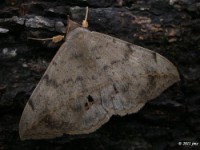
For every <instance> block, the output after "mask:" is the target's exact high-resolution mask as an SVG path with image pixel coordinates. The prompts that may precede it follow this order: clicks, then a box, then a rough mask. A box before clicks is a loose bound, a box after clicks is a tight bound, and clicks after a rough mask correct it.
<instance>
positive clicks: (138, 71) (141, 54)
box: [19, 28, 179, 139]
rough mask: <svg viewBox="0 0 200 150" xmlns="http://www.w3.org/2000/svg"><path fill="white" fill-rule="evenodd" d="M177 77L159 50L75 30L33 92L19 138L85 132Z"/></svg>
mask: <svg viewBox="0 0 200 150" xmlns="http://www.w3.org/2000/svg"><path fill="white" fill-rule="evenodd" d="M178 80H179V75H178V71H177V69H176V67H175V66H174V65H173V64H172V63H171V62H169V61H168V60H167V59H166V58H164V57H162V56H161V55H159V54H157V53H155V52H153V51H150V50H147V49H144V48H141V47H139V46H135V45H133V44H130V43H127V42H125V41H122V40H119V39H117V38H113V37H110V36H108V35H105V34H101V33H97V32H90V31H88V30H86V29H83V28H77V29H75V30H73V31H71V32H70V33H69V34H68V36H67V39H66V42H65V43H64V44H63V45H62V46H61V48H60V49H59V51H58V52H57V54H56V55H55V57H54V58H53V60H52V62H51V63H50V65H49V67H48V69H47V70H46V72H45V73H44V76H43V77H42V79H41V80H40V82H39V84H38V85H37V87H36V89H35V90H34V92H33V94H32V95H31V97H30V99H29V101H28V102H27V105H26V107H25V109H24V112H23V114H22V117H21V121H20V126H19V128H20V137H21V139H41V138H54V137H58V136H61V135H63V134H64V133H66V134H85V133H90V132H93V131H95V130H96V129H98V128H99V127H100V126H101V125H103V124H104V123H105V122H107V121H108V120H109V118H110V117H111V116H112V115H121V116H123V115H125V114H129V113H134V112H137V111H138V110H139V109H140V108H141V107H142V106H144V104H145V103H146V102H147V101H148V100H151V99H153V98H155V97H156V96H158V95H159V94H161V93H162V92H163V91H164V90H165V89H166V88H167V87H169V86H170V85H172V84H173V83H175V82H176V81H178Z"/></svg>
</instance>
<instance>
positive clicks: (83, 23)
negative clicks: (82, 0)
mask: <svg viewBox="0 0 200 150" xmlns="http://www.w3.org/2000/svg"><path fill="white" fill-rule="evenodd" d="M87 18H88V6H87V7H86V13H85V19H84V20H83V22H82V27H83V28H87V27H88V21H87Z"/></svg>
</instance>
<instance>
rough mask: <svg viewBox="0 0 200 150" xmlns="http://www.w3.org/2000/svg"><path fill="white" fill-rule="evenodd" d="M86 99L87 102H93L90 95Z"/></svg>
mask: <svg viewBox="0 0 200 150" xmlns="http://www.w3.org/2000/svg"><path fill="white" fill-rule="evenodd" d="M87 99H88V102H89V103H90V104H93V103H94V99H93V98H92V96H91V95H88V97H87Z"/></svg>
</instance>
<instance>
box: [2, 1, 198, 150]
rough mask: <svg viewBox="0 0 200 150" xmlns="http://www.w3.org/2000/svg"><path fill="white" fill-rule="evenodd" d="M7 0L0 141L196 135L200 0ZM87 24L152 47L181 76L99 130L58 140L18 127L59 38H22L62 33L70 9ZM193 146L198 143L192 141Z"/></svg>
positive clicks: (147, 140)
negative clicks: (22, 135) (28, 135)
mask: <svg viewBox="0 0 200 150" xmlns="http://www.w3.org/2000/svg"><path fill="white" fill-rule="evenodd" d="M170 2H171V4H172V5H170V4H169V1H167V0H158V1H154V0H149V1H145V0H140V1H139V0H136V1H133V0H124V1H123V0H110V1H105V0H100V1H95V0H86V1H84V0H76V1H64V0H63V1H61V0H58V1H45V0H43V1H42V0H38V1H26V2H25V1H22V0H18V1H17V0H6V1H3V2H2V3H1V5H0V8H1V10H0V113H1V114H0V149H99V150H100V149H120V150H122V149H124V150H125V149H158V150H161V149H183V148H185V149H187V148H190V147H191V146H179V145H178V142H183V141H187V142H198V141H199V135H200V127H199V126H200V116H199V113H200V107H199V105H200V102H199V99H200V94H199V93H200V87H199V85H200V84H199V83H200V82H199V80H200V67H199V63H200V59H199V58H200V57H199V55H200V34H199V32H200V19H199V17H198V16H199V13H200V3H199V2H198V1H197V0H179V1H172V0H171V1H170ZM86 5H88V6H89V7H90V10H89V16H88V17H89V18H88V19H89V20H88V21H89V24H90V29H91V30H94V31H98V32H101V33H105V34H108V35H111V36H114V37H117V38H120V39H122V40H126V41H129V42H132V43H134V44H137V45H140V46H143V47H145V48H149V49H152V50H154V51H156V52H158V53H160V54H162V55H164V56H165V57H167V58H168V59H169V60H171V61H172V62H173V63H174V64H175V65H176V66H177V68H178V69H179V72H180V74H181V79H182V80H181V82H180V83H178V84H176V85H174V86H173V87H171V88H170V89H168V90H167V91H165V92H164V93H163V94H162V95H160V97H158V98H157V99H155V100H154V101H152V102H150V103H148V104H147V105H146V106H145V107H144V108H143V109H142V110H141V111H140V112H138V113H137V114H134V115H130V116H127V117H124V118H120V117H113V118H112V119H111V121H110V122H109V123H107V124H106V125H104V126H103V127H101V129H99V130H98V131H97V132H95V133H93V134H89V135H83V136H64V137H62V138H59V139H55V140H42V141H24V142H21V141H20V139H19V135H18V123H19V118H20V115H21V113H22V110H23V108H24V105H25V103H26V101H27V100H28V98H29V96H30V94H31V93H32V91H33V89H34V87H35V86H36V84H37V83H38V81H39V80H40V78H41V76H42V74H43V73H44V71H45V69H46V68H47V66H48V64H49V62H50V61H51V59H52V58H53V56H54V55H55V53H56V51H57V50H58V48H59V47H60V45H61V44H62V43H61V42H60V43H57V44H54V43H52V42H38V41H31V40H27V37H37V38H38V37H40V38H42V37H52V36H54V35H57V34H64V32H65V25H66V19H67V15H70V16H71V18H72V19H73V20H74V21H77V22H81V21H82V20H83V18H84V12H85V9H84V7H85V6H86ZM193 148H196V149H198V148H199V146H195V147H194V146H193Z"/></svg>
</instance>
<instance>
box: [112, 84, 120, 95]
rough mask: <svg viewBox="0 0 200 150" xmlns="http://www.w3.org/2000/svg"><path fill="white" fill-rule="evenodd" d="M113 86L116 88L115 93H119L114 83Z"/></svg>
mask: <svg viewBox="0 0 200 150" xmlns="http://www.w3.org/2000/svg"><path fill="white" fill-rule="evenodd" d="M113 88H114V91H115V93H119V91H118V90H117V87H116V85H115V84H113Z"/></svg>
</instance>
